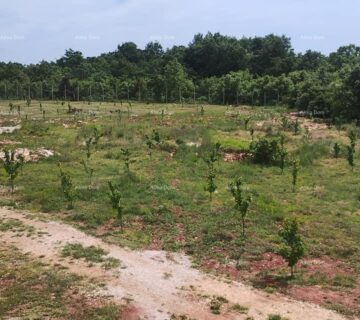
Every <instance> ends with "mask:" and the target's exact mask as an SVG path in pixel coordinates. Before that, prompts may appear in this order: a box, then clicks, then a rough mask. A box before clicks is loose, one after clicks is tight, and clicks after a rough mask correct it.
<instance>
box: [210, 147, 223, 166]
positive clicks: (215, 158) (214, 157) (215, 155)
mask: <svg viewBox="0 0 360 320" xmlns="http://www.w3.org/2000/svg"><path fill="white" fill-rule="evenodd" d="M221 153H222V151H221V143H220V142H217V143H215V145H214V147H213V149H212V150H211V153H210V157H209V160H210V161H211V162H213V163H215V162H217V163H218V165H220V159H221Z"/></svg>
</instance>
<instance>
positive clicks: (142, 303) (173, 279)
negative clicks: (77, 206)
mask: <svg viewBox="0 0 360 320" xmlns="http://www.w3.org/2000/svg"><path fill="white" fill-rule="evenodd" d="M0 218H3V219H7V218H8V219H9V218H11V219H17V220H20V221H22V223H24V224H25V225H27V226H32V227H33V228H35V232H34V233H33V234H32V235H31V236H30V237H29V236H28V234H26V233H23V234H21V233H17V234H15V233H14V232H12V231H11V230H9V231H5V232H2V233H0V241H2V242H6V243H7V244H11V245H14V246H16V247H17V248H19V249H20V250H21V251H23V252H24V253H29V254H31V255H33V256H35V257H41V259H44V260H45V261H46V262H49V263H52V264H57V265H59V264H60V265H62V266H64V267H67V268H68V269H69V271H71V272H73V273H75V274H78V275H80V276H83V277H88V278H90V279H93V280H94V283H95V282H96V283H98V282H101V283H103V284H105V286H104V287H101V289H99V290H100V292H101V294H102V295H103V296H104V297H108V299H113V300H114V301H115V302H118V303H120V302H123V301H131V305H132V307H131V310H129V319H136V318H143V319H159V320H160V319H161V320H165V319H170V317H171V315H176V316H182V315H186V316H188V317H189V318H195V319H209V320H211V319H218V320H222V319H246V318H247V317H253V318H254V319H255V320H266V319H267V318H268V315H269V314H279V315H281V316H283V317H286V318H289V319H291V320H305V319H306V320H311V319H316V320H320V319H323V320H342V319H345V318H344V317H343V316H342V315H339V314H337V313H335V312H332V311H330V310H327V309H323V308H321V307H319V306H316V305H314V304H310V303H305V302H300V301H295V300H292V299H289V298H287V297H285V296H283V295H280V294H266V293H264V292H262V291H258V290H255V289H253V288H251V287H249V286H246V285H244V284H242V283H240V282H236V281H229V280H224V279H221V278H217V277H214V276H210V275H207V274H205V273H202V272H200V271H198V270H196V269H194V268H193V267H192V265H191V261H190V260H189V258H188V257H187V256H185V255H183V254H174V253H168V252H164V251H131V250H129V249H126V248H120V247H118V246H114V245H109V244H107V243H105V242H103V241H102V240H101V239H98V238H96V237H93V236H89V235H87V234H85V233H83V232H81V231H79V230H77V229H75V228H73V227H71V226H69V225H66V224H63V223H60V222H55V221H48V220H47V216H45V215H36V216H34V215H31V214H30V213H27V212H20V211H15V210H10V209H6V208H0ZM39 231H41V232H47V234H43V235H42V236H39V235H38V234H37V232H39ZM68 243H80V244H82V245H83V246H85V247H87V246H92V245H93V246H98V247H101V248H103V249H104V250H105V251H106V252H108V256H109V257H113V258H116V259H119V260H120V261H121V266H120V267H119V268H117V269H111V270H105V269H104V268H102V267H101V266H100V265H89V264H88V263H87V262H85V261H83V260H71V259H70V258H64V257H62V256H61V250H62V248H63V247H64V246H65V245H66V244H68ZM213 297H223V298H226V300H227V301H228V302H225V303H224V304H223V305H222V306H221V314H220V315H214V314H212V313H211V310H210V301H211V299H213ZM235 304H239V305H241V306H243V307H247V308H249V309H248V312H247V314H239V313H236V312H234V311H231V308H232V306H234V305H235Z"/></svg>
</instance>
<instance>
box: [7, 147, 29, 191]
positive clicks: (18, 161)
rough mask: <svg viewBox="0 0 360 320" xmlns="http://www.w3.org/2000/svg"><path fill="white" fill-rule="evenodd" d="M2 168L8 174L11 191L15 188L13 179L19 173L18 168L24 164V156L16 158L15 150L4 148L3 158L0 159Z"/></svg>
mask: <svg viewBox="0 0 360 320" xmlns="http://www.w3.org/2000/svg"><path fill="white" fill-rule="evenodd" d="M1 161H2V163H3V166H4V169H5V171H6V173H7V175H8V179H9V182H10V186H11V192H14V189H15V179H16V177H17V176H18V174H19V170H20V168H21V167H22V166H23V165H24V157H22V156H18V157H17V158H16V156H15V151H13V150H4V159H1Z"/></svg>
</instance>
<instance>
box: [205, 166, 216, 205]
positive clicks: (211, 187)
mask: <svg viewBox="0 0 360 320" xmlns="http://www.w3.org/2000/svg"><path fill="white" fill-rule="evenodd" d="M206 163H207V165H208V175H207V185H206V186H205V188H204V189H205V191H207V192H209V197H210V202H211V201H212V198H213V193H214V192H215V191H216V189H217V186H216V184H215V179H216V172H215V169H214V163H213V162H212V161H211V160H207V161H206Z"/></svg>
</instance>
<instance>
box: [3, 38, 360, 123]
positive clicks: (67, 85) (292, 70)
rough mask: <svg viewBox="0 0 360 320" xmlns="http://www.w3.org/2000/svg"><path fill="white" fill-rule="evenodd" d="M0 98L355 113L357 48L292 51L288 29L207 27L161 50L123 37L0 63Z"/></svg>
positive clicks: (359, 103)
mask: <svg viewBox="0 0 360 320" xmlns="http://www.w3.org/2000/svg"><path fill="white" fill-rule="evenodd" d="M0 97H1V98H3V99H20V98H21V99H29V98H30V99H41V100H42V99H44V100H45V99H53V100H89V101H91V100H100V101H101V100H104V101H118V100H140V101H144V102H182V103H186V102H194V101H196V102H198V103H202V102H203V103H214V104H215V103H216V104H231V105H239V104H249V105H286V106H289V107H291V108H296V109H298V110H303V111H308V112H309V113H310V112H311V113H317V112H319V114H323V115H326V116H327V117H332V118H333V119H335V118H337V119H340V118H343V119H347V120H350V119H351V120H360V47H358V46H355V45H348V46H344V47H340V48H339V49H338V50H337V51H336V52H333V53H331V54H330V55H328V56H326V55H323V54H322V53H320V52H316V51H311V50H308V51H306V52H305V53H299V54H296V53H295V52H294V49H293V48H292V45H291V41H290V39H289V38H287V37H286V36H277V35H273V34H270V35H267V36H265V37H254V38H241V39H238V38H235V37H229V36H224V35H221V34H219V33H215V34H212V33H208V34H206V35H203V34H197V35H195V37H194V39H193V40H192V42H191V43H190V44H189V45H188V46H174V47H172V48H169V49H167V50H164V49H163V47H162V46H161V45H160V44H159V43H157V42H150V43H149V44H147V45H146V47H145V48H144V49H140V48H138V47H137V46H136V44H134V43H132V42H126V43H123V44H122V45H119V46H118V47H117V50H116V51H114V52H110V53H105V54H102V55H100V56H98V57H89V58H85V57H84V56H83V54H82V53H81V52H79V51H74V50H71V49H70V50H67V51H66V53H65V55H64V56H63V57H61V58H60V59H59V60H57V61H56V62H46V61H42V62H40V63H38V64H31V65H22V64H19V63H12V62H11V63H0Z"/></svg>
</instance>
